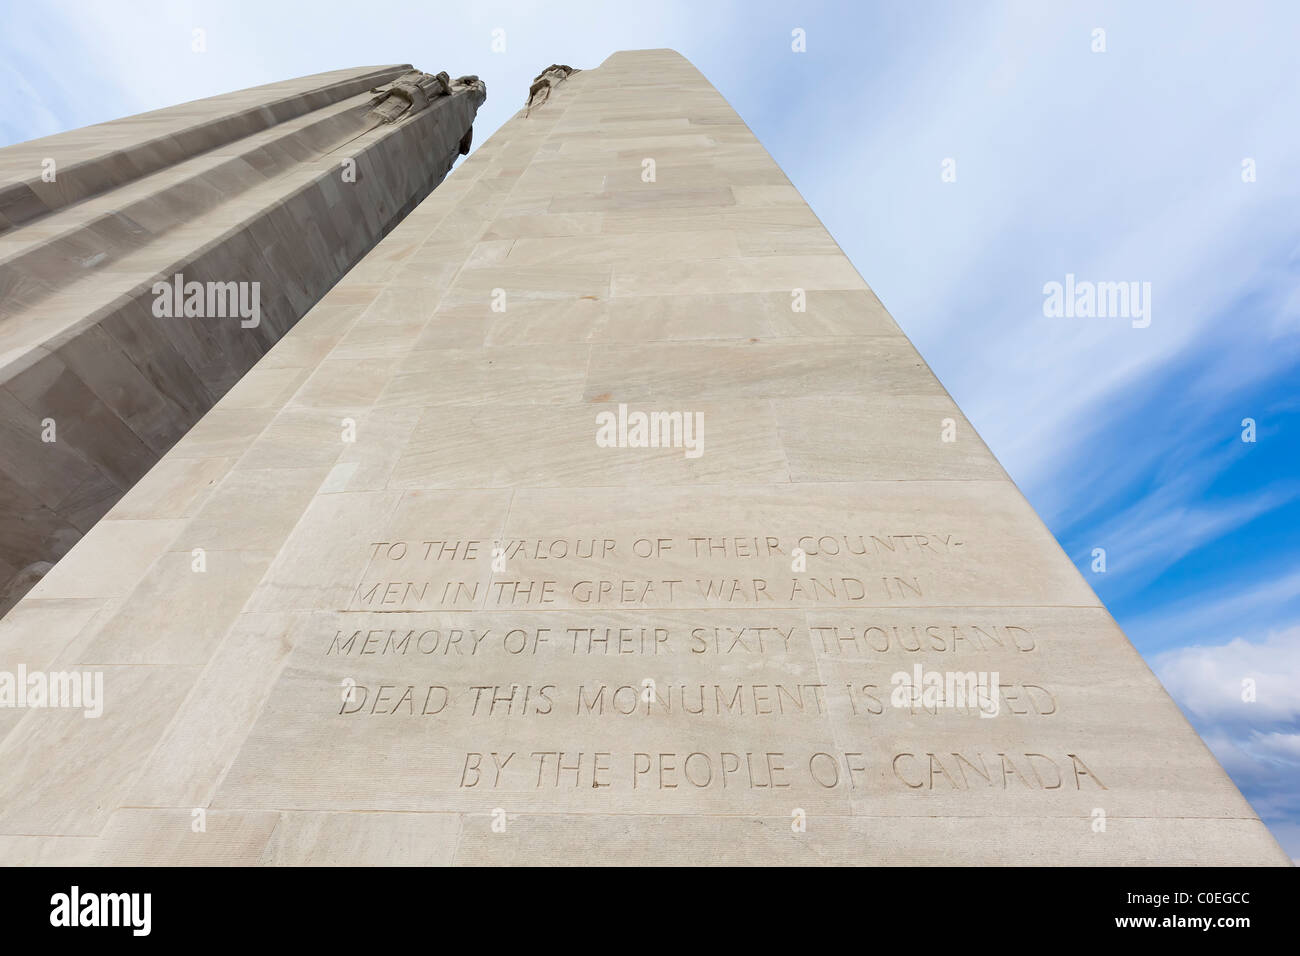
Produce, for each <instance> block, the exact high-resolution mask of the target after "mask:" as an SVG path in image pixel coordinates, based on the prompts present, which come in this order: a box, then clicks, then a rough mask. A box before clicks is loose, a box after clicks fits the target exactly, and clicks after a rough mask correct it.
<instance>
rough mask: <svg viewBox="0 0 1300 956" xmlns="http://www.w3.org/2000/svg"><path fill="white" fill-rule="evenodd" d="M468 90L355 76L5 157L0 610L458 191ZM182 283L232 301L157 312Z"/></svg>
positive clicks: (426, 79) (369, 72) (387, 74)
mask: <svg viewBox="0 0 1300 956" xmlns="http://www.w3.org/2000/svg"><path fill="white" fill-rule="evenodd" d="M467 79H468V80H469V81H470V82H463V81H456V82H455V84H452V83H451V82H450V81H449V80H448V79H447V77H446V75H445V74H440V75H439V76H436V77H435V76H429V75H428V74H421V73H419V72H417V71H413V70H411V68H410V67H407V66H392V67H371V68H365V69H353V70H341V71H336V72H334V73H323V74H319V75H317V76H310V77H304V78H302V79H298V80H292V81H289V82H286V83H276V84H272V85H270V86H263V87H257V88H255V89H250V90H244V91H241V92H238V93H230V94H226V95H224V96H217V97H213V98H211V99H207V100H200V101H197V102H194V103H187V104H185V105H182V106H176V107H170V108H168V109H164V110H158V111H156V112H153V113H144V114H141V115H139V116H133V117H128V118H126V119H121V120H116V121H114V122H111V123H105V124H102V125H99V126H92V127H88V128H86V129H81V130H75V131H73V132H69V133H63V134H60V135H57V136H51V137H47V138H45V139H40V140H34V141H32V142H29V143H22V144H20V145H17V146H11V147H9V148H7V149H3V150H0V184H3V185H0V532H2V533H0V542H2V543H0V611H2V610H5V609H7V608H8V607H9V606H10V605H12V603H13V602H14V601H16V600H17V599H18V598H19V597H20V596H21V595H22V594H23V593H24V592H25V591H26V590H27V588H29V587H30V586H31V585H32V584H33V583H34V582H35V581H36V580H38V579H39V578H40V576H41V574H42V573H44V571H45V570H46V569H47V568H48V566H49V564H50V563H51V562H53V561H55V560H57V559H58V558H59V557H60V556H62V555H63V554H64V553H65V552H66V551H67V550H68V549H69V548H70V547H71V546H72V545H73V544H74V543H75V542H76V541H77V539H78V538H80V537H81V535H82V534H83V533H85V532H86V531H88V530H89V529H90V528H91V526H93V525H94V524H95V522H96V521H97V520H99V518H100V517H102V516H103V515H104V513H105V512H107V511H108V509H109V508H110V507H112V505H113V504H114V503H115V502H116V501H117V500H118V499H119V498H121V496H122V494H123V492H124V491H126V490H127V489H129V488H131V486H132V485H133V484H134V483H135V482H136V481H137V480H138V479H139V478H140V477H141V476H142V475H143V474H144V473H145V472H147V471H148V470H149V468H150V467H151V466H152V465H153V464H154V463H155V462H156V461H157V460H158V458H159V457H160V456H161V455H162V454H163V453H164V452H166V451H167V450H168V449H169V448H171V446H172V445H173V444H175V442H176V441H177V439H179V438H180V437H181V436H182V435H184V434H185V432H186V431H188V430H189V428H190V427H191V426H192V425H193V424H194V423H195V422H196V421H198V419H199V418H200V417H201V416H202V415H203V413H204V412H206V411H207V410H208V409H209V408H211V407H212V405H213V404H214V403H215V402H216V400H217V399H218V398H220V397H221V396H222V395H224V394H225V393H226V392H227V391H228V390H229V389H230V388H231V386H232V385H234V384H235V382H237V381H239V380H240V377H241V376H242V375H243V374H244V373H245V372H246V371H248V369H249V368H251V367H252V366H253V364H254V363H256V362H257V360H258V359H259V358H261V357H262V356H263V355H265V354H266V352H267V350H268V349H270V347H271V346H272V345H274V344H275V342H276V341H277V340H278V339H279V338H280V337H281V336H282V335H283V334H284V333H285V332H286V331H287V330H288V329H289V328H290V327H292V325H293V324H294V323H295V322H296V321H298V319H299V318H301V316H302V315H303V314H304V313H305V312H306V311H307V309H309V308H310V307H311V306H312V305H314V304H315V303H316V302H317V301H318V300H319V299H320V297H321V296H322V295H323V294H324V293H325V291H326V290H327V289H329V287H330V286H331V285H333V284H334V283H335V282H336V281H337V280H338V279H339V278H340V277H341V276H342V275H343V274H344V273H345V272H346V271H347V270H348V269H349V268H350V267H351V266H352V265H353V264H354V263H355V262H357V261H358V260H359V259H360V258H361V256H362V255H364V254H365V253H366V252H367V251H368V250H369V249H371V248H372V247H373V246H374V244H375V243H376V242H377V241H378V240H379V239H380V238H381V237H382V236H383V235H385V234H386V233H387V232H388V231H390V230H391V229H392V227H393V226H394V225H395V224H396V223H397V222H399V221H400V220H401V219H402V217H403V216H404V215H405V214H406V213H407V212H408V211H409V210H410V209H412V208H413V207H414V206H415V205H416V204H417V203H419V201H420V200H422V199H423V198H424V197H425V196H426V195H428V193H429V191H430V190H431V189H432V188H433V187H434V186H435V185H437V183H438V182H439V181H440V180H441V179H442V177H443V176H444V175H446V173H447V171H448V170H449V169H450V168H451V165H452V163H453V162H454V161H455V159H456V157H457V155H458V154H459V153H460V152H461V149H460V147H461V144H462V142H464V143H466V144H467V143H468V136H469V130H470V126H471V124H472V123H473V120H474V114H475V111H476V110H477V108H478V105H479V104H480V103H481V102H482V100H483V95H484V91H483V86H482V84H481V83H479V82H477V81H475V80H474V78H473V77H470V78H467ZM345 161H346V162H348V163H352V164H354V165H353V166H352V168H350V169H347V170H346V176H345V170H344V167H343V165H342V164H343V163H344V162H345ZM178 274H179V275H181V276H182V277H183V280H182V281H183V283H184V284H188V283H194V282H197V283H203V284H204V286H203V288H204V289H205V291H206V289H207V287H208V286H207V284H208V283H220V289H221V290H222V296H221V298H220V299H218V298H216V297H213V298H211V299H209V298H208V296H207V295H206V294H205V295H204V296H203V297H202V300H203V308H202V312H203V314H202V316H201V317H198V316H196V317H193V318H189V319H184V318H176V317H173V316H172V315H170V314H168V315H159V314H158V311H157V310H156V309H155V303H156V302H157V300H158V296H157V295H156V294H155V289H154V283H155V282H158V281H160V280H161V281H163V282H164V283H167V284H171V283H173V282H174V281H175V280H174V277H175V276H176V275H178ZM227 283H231V284H233V285H230V286H227V285H226V284H227ZM184 284H183V285H182V290H184V289H185V288H186V287H187V286H186V285H184ZM241 287H242V288H241ZM254 288H256V290H257V300H256V302H254V301H253V298H252V290H253V289H254ZM228 289H234V290H236V291H244V292H246V293H247V295H246V297H245V300H242V301H245V302H246V304H247V305H248V307H249V308H248V309H247V310H246V312H245V313H240V314H236V313H237V309H236V306H235V303H234V301H233V300H232V301H230V302H229V303H228V302H227V300H226V298H225V294H226V290H228ZM254 306H255V309H254ZM280 381H281V384H287V379H284V378H282V379H280ZM51 439H53V440H51Z"/></svg>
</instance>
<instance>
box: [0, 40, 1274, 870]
mask: <svg viewBox="0 0 1300 956" xmlns="http://www.w3.org/2000/svg"><path fill="white" fill-rule="evenodd" d="M548 76H549V78H550V79H549V81H548V84H547V85H546V87H545V90H544V94H545V95H540V96H539V95H538V93H537V91H536V88H535V91H534V94H533V99H532V103H531V106H530V108H529V109H528V111H527V113H526V114H525V112H523V111H521V113H520V114H519V115H517V116H516V117H515V118H514V119H512V120H511V121H510V122H508V123H507V124H506V125H505V126H504V127H502V129H501V130H500V131H499V132H498V133H497V134H496V135H494V136H493V137H492V138H491V139H490V140H489V141H488V142H487V143H485V144H484V145H483V146H482V147H480V148H479V149H478V150H477V151H475V152H474V153H473V154H472V155H471V156H470V157H469V158H468V159H466V160H465V161H464V163H463V164H462V165H461V166H460V167H459V168H458V169H457V170H456V171H455V172H454V173H453V174H452V175H451V176H450V177H449V178H448V179H447V181H446V182H445V183H444V184H443V185H442V186H441V187H440V188H438V190H437V191H436V192H434V193H433V194H432V195H431V196H430V198H428V199H427V200H425V201H424V202H423V203H422V204H421V205H420V206H419V207H418V208H417V209H416V210H415V211H414V212H413V213H411V214H410V215H409V216H408V217H407V218H406V220H405V221H404V222H403V223H402V224H401V225H400V226H399V227H398V228H397V229H396V230H395V231H394V232H393V233H392V234H391V235H390V236H388V237H387V238H386V239H385V240H384V241H383V242H382V243H380V245H379V246H378V247H377V248H376V249H375V250H374V251H373V252H371V253H370V254H369V255H367V256H366V257H365V259H364V260H363V261H362V262H361V263H360V264H359V265H357V266H356V267H355V268H353V269H352V270H351V272H350V273H349V274H348V276H347V277H346V278H345V279H344V280H343V281H342V282H341V283H339V284H338V285H337V286H336V287H335V288H334V289H333V290H332V291H331V292H330V293H329V294H328V295H326V296H325V298H324V299H323V300H322V301H321V303H320V304H319V305H317V306H316V307H315V308H314V309H312V310H311V312H310V313H309V314H308V315H307V316H306V317H305V318H304V319H303V320H302V321H300V322H299V323H298V324H297V325H296V326H295V327H294V328H293V329H292V330H291V331H289V332H288V333H287V334H286V335H285V336H284V338H283V339H282V340H281V341H280V342H279V343H278V344H277V345H276V346H275V347H274V348H273V349H272V350H271V351H270V352H269V354H267V355H266V356H265V357H264V358H263V359H262V360H261V361H260V362H258V363H257V365H256V366H255V367H254V368H253V369H252V371H250V372H249V373H248V374H247V375H246V376H244V377H243V378H242V379H241V380H240V381H239V383H238V384H237V385H236V386H235V387H234V388H233V389H232V390H231V391H230V392H229V394H227V395H226V396H225V397H224V398H222V399H221V401H219V402H218V403H217V405H216V407H215V408H214V409H213V410H212V411H210V412H209V413H208V414H207V415H205V416H204V417H203V419H202V420H201V421H200V422H199V423H198V424H197V425H196V426H195V427H194V428H193V429H192V430H191V431H190V432H189V433H188V434H187V435H186V436H185V437H184V438H183V439H182V440H181V441H180V443H179V444H178V445H177V446H176V447H175V448H174V449H172V451H171V452H170V453H169V454H167V455H166V456H165V457H164V458H163V459H162V461H161V462H159V464H158V465H156V466H155V467H154V468H153V469H152V470H151V471H150V472H149V474H148V475H147V476H146V477H145V478H144V479H143V480H142V481H141V482H140V483H139V484H138V485H137V486H136V487H135V488H134V489H133V490H132V491H131V492H130V493H129V494H128V495H127V496H126V497H125V498H124V499H123V500H122V501H121V502H120V503H119V504H118V505H117V506H116V507H115V508H114V509H113V510H112V511H111V512H110V513H109V514H108V516H107V517H106V519H105V520H103V521H101V522H100V523H99V524H98V525H96V526H95V527H94V529H93V530H92V531H91V532H90V534H88V535H87V536H86V537H85V539H84V540H82V541H81V543H80V544H78V545H77V546H76V547H75V548H74V549H73V550H72V551H71V553H70V554H69V555H68V556H67V557H66V558H64V560H63V561H61V562H60V563H59V564H58V565H57V566H56V567H55V568H54V570H53V571H52V572H51V573H50V574H48V575H47V576H46V577H45V578H44V579H43V580H42V581H41V582H40V584H39V585H38V586H37V587H36V588H35V589H34V590H33V591H32V592H31V594H30V595H29V596H28V597H27V598H26V599H25V600H24V601H22V602H21V603H20V604H19V605H18V606H17V607H16V608H15V609H14V610H13V611H12V612H11V613H10V614H9V615H8V616H7V617H6V618H5V620H4V621H3V623H0V667H3V668H8V669H10V670H12V669H13V668H15V667H16V666H17V665H18V664H19V663H23V664H25V665H26V666H27V667H28V668H29V669H40V670H44V671H55V670H69V671H74V670H75V671H93V672H102V674H103V681H104V684H103V686H104V700H103V715H102V716H101V717H99V718H96V719H87V718H85V717H83V716H82V713H81V712H80V711H77V710H71V709H60V710H55V709H46V710H27V711H22V710H17V709H10V710H0V733H3V734H4V735H5V736H4V737H3V743H2V744H0V766H3V767H4V768H5V773H4V774H3V776H0V858H2V859H3V860H5V861H7V862H14V863H38V862H53V861H69V860H72V861H81V860H91V861H97V862H101V863H123V862H130V863H204V864H217V863H267V864H304V863H306V864H340V865H364V864H378V863H402V864H446V863H470V864H473V863H500V864H509V863H531V864H568V863H669V864H717V863H744V864H761V863H771V862H784V863H800V864H817V863H856V864H884V863H927V864H1002V863H1053V864H1067V863H1130V864H1150V863H1233V864H1248V863H1270V864H1282V863H1285V862H1286V859H1285V857H1284V855H1283V854H1282V852H1281V850H1280V849H1279V848H1278V847H1277V845H1276V844H1275V843H1274V841H1273V840H1272V838H1271V837H1270V836H1269V834H1268V832H1267V831H1266V830H1265V828H1264V827H1263V825H1262V824H1261V823H1260V822H1259V820H1258V819H1257V818H1256V816H1255V814H1254V813H1253V812H1252V811H1251V808H1250V807H1249V806H1248V805H1247V803H1246V802H1245V801H1244V800H1243V799H1242V797H1241V796H1240V794H1239V793H1238V792H1237V790H1236V788H1235V787H1234V786H1233V784H1232V783H1231V782H1230V781H1229V779H1228V777H1227V776H1226V775H1225V774H1224V772H1223V770H1222V769H1221V768H1220V767H1219V766H1218V764H1217V763H1216V762H1215V760H1214V759H1213V757H1212V756H1211V755H1210V753H1209V752H1208V750H1207V749H1206V748H1205V746H1204V745H1203V744H1202V743H1201V741H1200V740H1199V739H1198V737H1197V736H1196V734H1195V733H1194V732H1193V731H1192V729H1191V728H1190V727H1189V725H1188V724H1187V722H1186V721H1185V720H1184V719H1183V717H1182V716H1181V714H1180V713H1179V712H1178V709H1177V708H1176V707H1175V706H1174V704H1173V703H1172V701H1171V700H1170V699H1169V698H1168V696H1167V695H1166V694H1165V693H1164V691H1163V690H1162V689H1161V687H1160V685H1159V684H1158V683H1157V681H1156V679H1155V678H1154V677H1153V676H1152V674H1151V672H1150V671H1149V670H1148V669H1147V667H1146V666H1145V664H1144V663H1143V662H1142V660H1141V658H1140V657H1139V656H1138V654H1137V653H1136V652H1135V651H1134V649H1133V648H1132V647H1131V646H1130V644H1129V643H1128V641H1127V640H1126V639H1125V637H1124V635H1123V634H1122V633H1121V632H1120V631H1119V629H1118V628H1117V627H1116V625H1115V623H1114V622H1113V621H1112V620H1111V618H1110V615H1109V614H1108V613H1107V612H1106V610H1105V608H1104V607H1103V606H1102V605H1101V603H1100V602H1099V600H1098V599H1097V597H1096V595H1095V594H1093V592H1092V590H1091V589H1090V588H1089V587H1088V585H1087V584H1086V583H1085V582H1084V581H1083V579H1082V578H1081V577H1080V575H1079V574H1078V572H1077V571H1076V570H1075V568H1074V567H1073V566H1072V564H1071V563H1070V561H1069V560H1068V559H1067V557H1066V556H1065V555H1064V554H1063V553H1062V552H1061V550H1060V548H1059V547H1058V546H1057V544H1056V542H1055V540H1054V539H1053V538H1052V536H1051V535H1050V534H1049V533H1048V531H1047V530H1046V528H1045V527H1044V526H1043V524H1042V522H1040V521H1039V519H1038V518H1037V516H1036V515H1035V514H1034V512H1033V511H1032V510H1031V509H1030V507H1029V506H1028V504H1026V502H1025V500H1024V499H1023V498H1022V496H1021V495H1020V493H1019V491H1018V490H1017V489H1016V487H1015V486H1014V484H1012V482H1011V481H1010V480H1009V479H1008V478H1007V476H1006V474H1005V473H1004V472H1003V471H1002V469H1001V468H1000V467H999V465H998V463H997V462H996V461H995V460H994V459H993V457H992V456H991V455H990V454H989V452H988V450H987V449H986V448H985V446H984V444H983V443H982V442H981V441H980V439H979V437H978V436H977V435H976V434H975V432H974V430H973V429H972V428H971V426H970V424H969V423H968V422H967V421H966V420H965V419H964V418H963V416H962V414H961V412H960V411H959V410H958V409H957V407H956V406H955V405H954V404H953V403H952V401H951V399H950V398H949V397H948V396H947V394H946V393H945V392H944V390H943V388H942V387H941V386H940V385H939V383H938V382H937V381H936V380H935V378H934V376H933V375H932V374H931V373H930V371H929V370H928V369H927V368H926V366H925V364H924V362H923V361H922V359H921V357H920V356H919V355H918V354H917V353H916V351H915V350H914V349H913V348H912V346H911V344H910V343H909V342H908V341H907V339H906V338H905V337H904V336H903V335H902V333H901V332H900V331H899V329H898V327H897V326H896V325H895V324H894V322H893V320H892V319H891V318H890V316H889V315H888V313H887V312H886V311H885V310H884V308H883V307H882V306H881V304H880V303H879V301H877V299H876V297H875V296H874V295H873V294H872V292H871V290H870V289H869V288H868V287H867V285H866V283H864V282H863V280H862V279H861V278H860V277H859V275H858V274H857V272H856V271H855V270H854V268H853V267H852V266H851V265H850V263H849V262H848V260H847V259H846V258H845V257H844V256H843V254H842V253H841V252H840V250H839V249H838V247H837V246H836V244H835V242H834V241H833V240H832V239H831V237H830V236H829V235H828V234H827V233H826V231H825V230H824V229H823V228H822V226H821V225H820V223H819V222H818V220H817V219H816V218H815V217H814V216H813V214H812V212H811V211H810V210H809V208H808V207H807V206H806V205H805V204H804V202H803V201H802V199H801V198H800V196H799V194H798V192H797V191H796V190H795V189H794V187H793V186H791V184H790V183H789V182H788V181H787V180H786V178H785V176H784V175H783V174H782V172H781V171H780V169H779V168H778V167H777V166H776V164H775V163H774V162H773V161H772V159H771V157H769V156H768V154H767V153H766V152H765V151H764V150H763V148H762V147H761V146H760V145H759V144H758V142H757V141H756V140H755V138H754V137H753V135H752V134H751V133H750V131H749V130H748V129H747V128H746V127H745V125H744V124H743V123H742V122H741V121H740V119H739V118H738V117H737V116H736V114H735V113H734V111H733V110H732V109H731V108H730V107H729V106H728V105H727V103H726V101H725V100H724V99H723V98H722V97H721V96H720V95H719V94H718V93H717V92H716V91H715V90H714V89H713V88H712V87H711V86H710V85H709V83H708V82H707V81H706V80H705V79H704V78H703V77H702V76H701V75H700V74H699V73H698V72H697V71H696V70H695V69H694V68H693V67H692V66H691V65H690V63H688V62H687V61H686V60H684V59H683V58H681V57H680V56H678V55H677V54H675V53H673V52H670V51H665V50H657V51H643V52H629V53H618V54H615V55H614V56H612V57H610V58H609V59H608V60H607V61H606V62H605V63H604V64H602V65H601V66H600V67H599V68H598V69H594V70H587V71H579V72H575V73H570V74H567V75H566V74H565V73H564V71H563V70H559V71H556V70H552V71H550V73H549V74H548ZM522 92H523V91H520V93H521V94H522ZM522 98H523V97H522V95H521V99H522ZM654 413H659V415H660V417H658V418H654V417H652V416H653V414H654ZM673 416H676V417H673ZM651 424H653V425H654V433H655V436H656V438H659V439H666V441H664V440H661V441H659V442H658V443H657V444H658V447H640V445H641V441H640V438H641V437H643V436H644V437H645V438H646V444H648V443H649V430H648V429H649V426H650V425H651ZM688 424H689V425H690V426H691V428H690V431H689V432H688V431H687V427H686V426H687V425H688ZM643 429H645V430H644V431H643ZM661 429H662V430H661ZM665 445H666V447H665ZM903 679H906V680H907V681H909V682H910V681H912V680H914V679H918V680H919V688H918V690H917V697H916V698H912V697H911V696H910V695H909V694H908V693H906V687H905V686H904V685H903V684H902V680H903ZM967 680H969V682H970V686H969V687H968V686H967V685H966V683H965V682H966V681H967ZM930 681H937V682H938V684H939V688H940V690H941V693H938V694H936V693H935V688H934V687H933V686H932V685H931V683H930ZM959 683H960V684H961V686H960V687H959V686H958V684H959ZM979 687H983V688H985V689H986V690H988V691H989V693H987V694H986V695H985V696H980V695H978V694H972V695H970V696H967V695H966V693H965V692H966V691H967V690H971V689H978V688H979ZM959 691H960V692H961V694H962V699H961V700H960V701H958V700H957V699H956V697H957V694H958V692H959ZM954 704H960V706H954ZM982 712H983V713H982ZM985 714H987V716H986V715H985Z"/></svg>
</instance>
